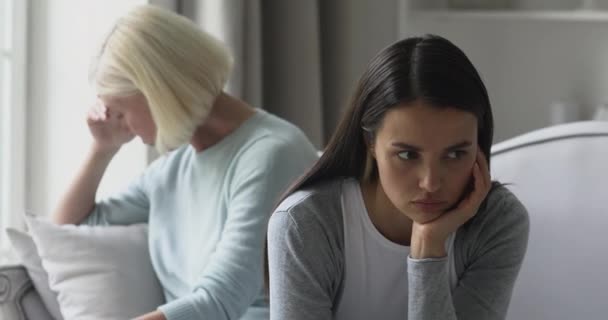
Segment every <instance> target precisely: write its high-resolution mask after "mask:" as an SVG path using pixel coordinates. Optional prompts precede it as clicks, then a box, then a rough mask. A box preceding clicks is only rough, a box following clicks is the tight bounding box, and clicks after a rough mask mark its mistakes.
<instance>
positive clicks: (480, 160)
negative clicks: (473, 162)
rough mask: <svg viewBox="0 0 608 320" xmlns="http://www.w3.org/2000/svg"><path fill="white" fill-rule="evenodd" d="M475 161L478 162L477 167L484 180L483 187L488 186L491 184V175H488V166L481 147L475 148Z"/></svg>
mask: <svg viewBox="0 0 608 320" xmlns="http://www.w3.org/2000/svg"><path fill="white" fill-rule="evenodd" d="M477 163H478V164H479V169H480V170H481V174H482V179H483V182H484V187H486V188H488V189H489V188H490V186H491V185H492V177H491V176H490V168H489V166H488V160H487V159H486V156H485V155H484V154H483V151H481V148H478V149H477Z"/></svg>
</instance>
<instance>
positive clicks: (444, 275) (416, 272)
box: [408, 257, 456, 320]
mask: <svg viewBox="0 0 608 320" xmlns="http://www.w3.org/2000/svg"><path fill="white" fill-rule="evenodd" d="M448 261H449V260H448V258H447V257H444V258H428V259H412V258H409V259H408V287H409V289H408V290H409V292H410V294H409V298H408V299H409V303H408V313H409V319H414V320H434V319H441V320H455V319H456V312H455V309H454V304H453V301H452V295H451V289H450V281H449V273H448Z"/></svg>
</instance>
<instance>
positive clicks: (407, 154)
mask: <svg viewBox="0 0 608 320" xmlns="http://www.w3.org/2000/svg"><path fill="white" fill-rule="evenodd" d="M397 155H398V156H399V158H401V159H403V160H413V159H416V158H418V154H417V153H416V152H413V151H401V152H399V153H398V154H397Z"/></svg>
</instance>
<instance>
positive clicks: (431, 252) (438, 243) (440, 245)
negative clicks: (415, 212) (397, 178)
mask: <svg viewBox="0 0 608 320" xmlns="http://www.w3.org/2000/svg"><path fill="white" fill-rule="evenodd" d="M472 174H473V180H474V188H473V190H472V191H471V192H470V193H469V194H468V195H466V196H465V197H464V199H462V200H461V201H460V203H459V204H458V205H457V206H456V208H454V209H452V210H450V211H448V212H446V213H444V214H442V215H441V216H439V217H438V218H437V219H435V220H432V221H429V222H426V223H417V222H414V223H413V227H412V242H411V254H410V255H411V257H412V258H414V259H423V258H438V257H443V256H445V255H446V254H447V253H446V251H445V241H446V240H447V238H448V236H449V235H450V234H451V233H452V232H454V231H456V230H457V229H458V228H459V227H460V226H462V225H463V224H464V223H466V222H467V221H469V219H471V218H472V217H474V216H475V214H476V213H477V210H478V209H479V206H480V205H481V203H482V202H483V201H484V199H485V198H486V196H487V195H488V192H489V191H490V188H491V187H492V179H491V177H490V171H489V167H488V162H487V160H486V157H485V155H484V154H483V152H482V151H481V150H480V149H479V148H478V149H477V159H476V161H475V164H474V165H473V172H472Z"/></svg>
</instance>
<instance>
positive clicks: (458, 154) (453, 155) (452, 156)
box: [447, 150, 467, 159]
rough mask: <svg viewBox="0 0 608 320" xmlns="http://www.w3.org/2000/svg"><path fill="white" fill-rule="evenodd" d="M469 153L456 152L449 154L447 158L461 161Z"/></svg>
mask: <svg viewBox="0 0 608 320" xmlns="http://www.w3.org/2000/svg"><path fill="white" fill-rule="evenodd" d="M466 153H467V152H466V151H463V150H455V151H450V152H448V154H447V158H448V159H460V158H462V157H463V156H464V155H465V154H466Z"/></svg>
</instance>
